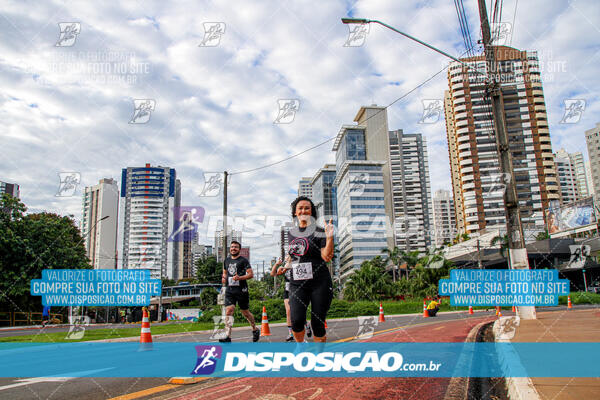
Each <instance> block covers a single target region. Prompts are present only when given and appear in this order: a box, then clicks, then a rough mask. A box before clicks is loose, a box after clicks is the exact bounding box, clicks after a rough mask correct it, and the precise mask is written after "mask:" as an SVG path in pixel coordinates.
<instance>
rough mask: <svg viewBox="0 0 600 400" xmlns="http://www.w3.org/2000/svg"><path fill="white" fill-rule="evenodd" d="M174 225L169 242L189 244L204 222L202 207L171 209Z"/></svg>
mask: <svg viewBox="0 0 600 400" xmlns="http://www.w3.org/2000/svg"><path fill="white" fill-rule="evenodd" d="M173 214H174V215H175V223H174V224H173V232H172V233H171V235H169V242H191V241H192V238H193V237H194V235H195V234H196V232H197V231H198V225H199V224H201V223H202V221H203V220H204V208H203V207H200V206H198V207H173Z"/></svg>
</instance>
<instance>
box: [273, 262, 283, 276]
mask: <svg viewBox="0 0 600 400" xmlns="http://www.w3.org/2000/svg"><path fill="white" fill-rule="evenodd" d="M280 265H281V259H279V260H277V262H276V263H275V264H273V268H271V276H275V275H277V267H279V266H280Z"/></svg>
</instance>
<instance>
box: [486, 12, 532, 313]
mask: <svg viewBox="0 0 600 400" xmlns="http://www.w3.org/2000/svg"><path fill="white" fill-rule="evenodd" d="M478 3H479V17H480V19H481V36H482V39H483V46H484V51H485V58H486V63H487V70H488V80H487V84H488V87H487V91H488V95H489V96H490V98H491V101H492V114H493V119H494V130H495V132H496V145H497V147H498V153H499V161H500V172H501V174H502V179H503V180H504V183H505V184H506V190H505V191H504V204H505V207H506V216H507V218H506V232H507V235H508V258H509V261H510V266H509V267H510V268H511V269H529V261H528V259H527V248H526V247H525V240H524V238H523V226H522V225H521V216H520V213H519V199H518V197H517V187H516V182H515V176H514V169H513V163H512V156H511V154H510V145H509V140H508V132H507V130H506V121H505V119H504V101H503V99H502V91H501V89H500V84H499V79H497V77H496V76H495V74H497V73H499V70H500V69H499V65H498V64H497V60H496V54H495V51H496V49H495V47H494V46H492V44H491V34H490V24H489V22H488V18H487V9H486V5H485V0H478ZM498 78H499V77H498ZM505 177H508V179H505ZM518 315H519V317H521V318H523V319H536V314H535V307H534V306H526V307H518Z"/></svg>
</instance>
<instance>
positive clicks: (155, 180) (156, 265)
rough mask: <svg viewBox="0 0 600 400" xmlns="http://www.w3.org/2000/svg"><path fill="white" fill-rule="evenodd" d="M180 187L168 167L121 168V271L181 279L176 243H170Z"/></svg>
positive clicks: (118, 248) (178, 202) (179, 200)
mask: <svg viewBox="0 0 600 400" xmlns="http://www.w3.org/2000/svg"><path fill="white" fill-rule="evenodd" d="M180 205H181V183H180V182H179V180H178V179H177V178H176V172H175V170H174V169H172V168H168V167H161V166H158V167H152V166H151V165H150V164H146V166H145V167H128V168H124V169H123V171H122V174H121V199H120V213H119V239H118V247H117V250H118V251H119V257H120V259H121V260H122V266H121V267H122V268H124V269H148V270H150V271H151V274H152V276H153V277H154V278H158V277H163V278H169V279H180V278H182V277H181V276H179V274H180V273H181V270H180V268H179V247H180V246H179V244H178V243H179V242H174V241H169V234H170V233H172V232H173V227H174V225H175V215H174V214H175V213H174V210H173V207H179V206H180Z"/></svg>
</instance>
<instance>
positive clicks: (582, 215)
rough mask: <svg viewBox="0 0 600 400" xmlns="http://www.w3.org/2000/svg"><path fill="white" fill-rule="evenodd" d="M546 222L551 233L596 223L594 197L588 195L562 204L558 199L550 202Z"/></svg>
mask: <svg viewBox="0 0 600 400" xmlns="http://www.w3.org/2000/svg"><path fill="white" fill-rule="evenodd" d="M546 223H547V225H548V233H549V234H551V235H552V234H557V233H560V232H564V231H569V230H573V229H577V228H582V227H584V226H588V225H592V224H595V223H596V215H595V213H594V201H593V198H592V197H588V198H586V199H583V200H580V201H576V202H574V203H569V204H566V205H562V206H561V205H560V204H559V203H558V202H557V201H552V202H550V207H549V208H548V209H547V210H546Z"/></svg>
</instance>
